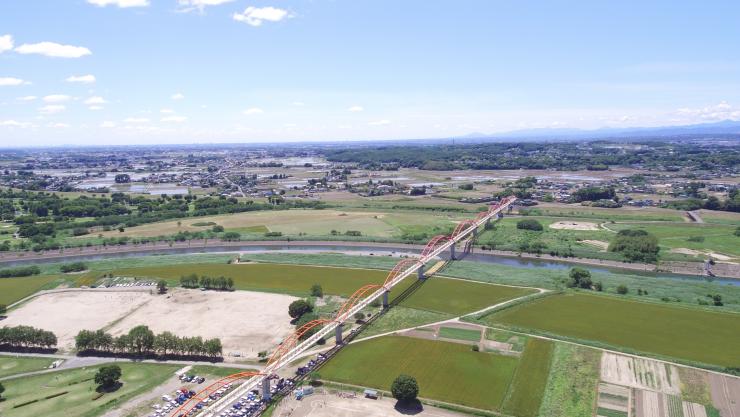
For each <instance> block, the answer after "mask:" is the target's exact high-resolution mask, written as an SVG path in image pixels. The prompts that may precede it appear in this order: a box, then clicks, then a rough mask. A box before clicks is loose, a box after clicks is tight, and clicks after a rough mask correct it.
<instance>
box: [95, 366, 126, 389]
mask: <svg viewBox="0 0 740 417" xmlns="http://www.w3.org/2000/svg"><path fill="white" fill-rule="evenodd" d="M119 379H121V367H120V366H118V365H107V366H101V367H100V369H98V372H97V373H96V374H95V383H96V384H98V388H102V389H110V388H113V387H114V386H116V384H117V383H118V380H119Z"/></svg>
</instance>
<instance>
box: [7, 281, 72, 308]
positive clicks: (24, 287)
mask: <svg viewBox="0 0 740 417" xmlns="http://www.w3.org/2000/svg"><path fill="white" fill-rule="evenodd" d="M57 279H58V277H57V276H54V275H41V276H33V277H22V278H0V304H5V305H10V304H12V303H14V302H16V301H18V300H21V299H23V298H24V297H28V296H29V295H31V294H33V293H35V292H37V291H39V290H42V289H45V288H46V287H47V286H53V285H50V284H51V283H53V282H54V281H55V280H57Z"/></svg>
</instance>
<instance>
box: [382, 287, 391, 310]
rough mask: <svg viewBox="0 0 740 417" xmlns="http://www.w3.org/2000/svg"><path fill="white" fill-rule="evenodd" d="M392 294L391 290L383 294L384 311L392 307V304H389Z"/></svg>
mask: <svg viewBox="0 0 740 417" xmlns="http://www.w3.org/2000/svg"><path fill="white" fill-rule="evenodd" d="M390 293H391V292H390V291H389V290H386V291H385V292H384V293H383V310H385V309H387V308H388V306H389V305H390V304H389V303H388V294H390Z"/></svg>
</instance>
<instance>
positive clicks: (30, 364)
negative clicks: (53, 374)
mask: <svg viewBox="0 0 740 417" xmlns="http://www.w3.org/2000/svg"><path fill="white" fill-rule="evenodd" d="M52 362H54V359H51V358H27V357H11V356H0V378H4V377H6V376H10V375H17V374H23V373H26V372H33V371H40V370H42V369H46V368H48V367H49V365H51V364H52Z"/></svg>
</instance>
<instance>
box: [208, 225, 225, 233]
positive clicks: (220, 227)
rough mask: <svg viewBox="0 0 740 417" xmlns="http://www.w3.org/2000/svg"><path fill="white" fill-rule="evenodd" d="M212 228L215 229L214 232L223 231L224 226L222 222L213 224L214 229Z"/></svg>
mask: <svg viewBox="0 0 740 417" xmlns="http://www.w3.org/2000/svg"><path fill="white" fill-rule="evenodd" d="M211 230H213V232H214V233H221V232H223V231H224V227H223V226H221V225H220V224H217V225H215V226H213V229H211Z"/></svg>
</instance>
